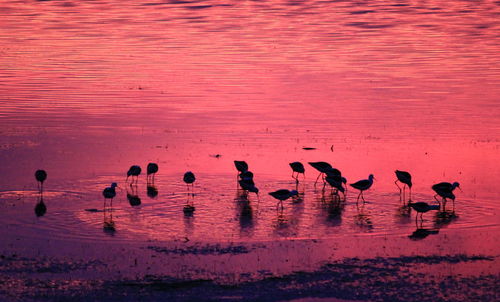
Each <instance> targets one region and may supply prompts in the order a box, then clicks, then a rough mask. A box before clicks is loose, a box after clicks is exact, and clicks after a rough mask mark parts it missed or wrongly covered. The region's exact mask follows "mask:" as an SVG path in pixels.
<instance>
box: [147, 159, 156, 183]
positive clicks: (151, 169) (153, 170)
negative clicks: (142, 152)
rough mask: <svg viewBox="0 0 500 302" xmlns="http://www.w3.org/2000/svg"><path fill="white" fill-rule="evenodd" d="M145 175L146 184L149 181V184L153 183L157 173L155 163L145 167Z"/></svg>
mask: <svg viewBox="0 0 500 302" xmlns="http://www.w3.org/2000/svg"><path fill="white" fill-rule="evenodd" d="M146 170H147V175H146V179H147V180H146V182H149V180H150V179H151V182H152V183H154V182H155V174H156V172H158V164H156V163H149V164H148V167H147V169H146Z"/></svg>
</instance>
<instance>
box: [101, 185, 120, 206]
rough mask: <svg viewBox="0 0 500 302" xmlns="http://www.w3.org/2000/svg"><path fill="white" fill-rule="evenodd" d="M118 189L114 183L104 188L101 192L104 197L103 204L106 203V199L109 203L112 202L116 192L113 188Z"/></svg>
mask: <svg viewBox="0 0 500 302" xmlns="http://www.w3.org/2000/svg"><path fill="white" fill-rule="evenodd" d="M116 187H118V185H117V184H116V182H114V183H112V184H111V186H110V187H107V188H105V189H104V190H103V191H102V196H104V202H106V199H111V202H113V198H114V197H115V196H116V191H115V188H116Z"/></svg>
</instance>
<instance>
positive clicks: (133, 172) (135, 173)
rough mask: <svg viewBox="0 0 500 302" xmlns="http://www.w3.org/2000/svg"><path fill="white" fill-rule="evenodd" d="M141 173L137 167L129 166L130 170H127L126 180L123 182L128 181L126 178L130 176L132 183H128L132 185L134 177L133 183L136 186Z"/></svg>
mask: <svg viewBox="0 0 500 302" xmlns="http://www.w3.org/2000/svg"><path fill="white" fill-rule="evenodd" d="M141 171H142V169H141V167H139V166H137V165H133V166H131V167H130V169H128V172H127V179H126V180H125V181H128V178H129V177H130V176H132V182H131V183H130V185H132V184H133V183H134V176H135V183H136V184H137V182H138V181H139V174H141Z"/></svg>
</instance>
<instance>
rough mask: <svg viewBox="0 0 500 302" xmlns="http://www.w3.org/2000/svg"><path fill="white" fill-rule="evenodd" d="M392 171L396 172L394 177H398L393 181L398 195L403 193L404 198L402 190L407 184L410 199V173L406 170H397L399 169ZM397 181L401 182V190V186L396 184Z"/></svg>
mask: <svg viewBox="0 0 500 302" xmlns="http://www.w3.org/2000/svg"><path fill="white" fill-rule="evenodd" d="M394 173H396V177H397V178H398V179H396V181H395V182H394V183H395V184H396V186H397V187H398V189H399V195H401V194H403V198H404V190H405V188H406V186H408V188H409V189H410V201H411V186H412V183H411V174H410V173H408V172H406V171H399V170H396V171H394ZM398 181H399V182H402V183H403V189H402V190H401V187H400V186H399V185H398Z"/></svg>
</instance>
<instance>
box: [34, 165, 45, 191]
mask: <svg viewBox="0 0 500 302" xmlns="http://www.w3.org/2000/svg"><path fill="white" fill-rule="evenodd" d="M35 178H36V180H37V184H38V191H39V192H40V194H41V193H43V182H44V181H45V180H46V179H47V172H45V170H36V172H35Z"/></svg>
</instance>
